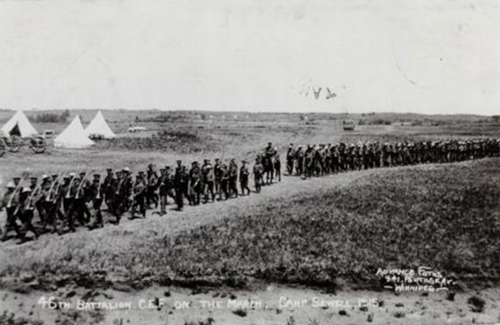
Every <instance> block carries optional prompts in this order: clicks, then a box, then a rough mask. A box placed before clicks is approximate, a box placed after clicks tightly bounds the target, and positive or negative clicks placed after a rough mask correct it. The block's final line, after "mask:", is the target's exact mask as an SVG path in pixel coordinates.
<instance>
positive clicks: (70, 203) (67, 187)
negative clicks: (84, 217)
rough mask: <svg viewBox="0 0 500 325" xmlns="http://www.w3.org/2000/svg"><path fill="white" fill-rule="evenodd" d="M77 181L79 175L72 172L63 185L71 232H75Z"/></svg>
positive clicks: (65, 210)
mask: <svg viewBox="0 0 500 325" xmlns="http://www.w3.org/2000/svg"><path fill="white" fill-rule="evenodd" d="M76 182H78V181H77V177H76V175H75V173H70V174H69V177H68V179H67V180H65V182H64V185H63V193H65V194H64V196H63V208H64V212H65V219H66V225H67V226H68V230H69V231H71V232H75V213H76V211H75V205H74V201H75V193H76V186H75V183H76Z"/></svg>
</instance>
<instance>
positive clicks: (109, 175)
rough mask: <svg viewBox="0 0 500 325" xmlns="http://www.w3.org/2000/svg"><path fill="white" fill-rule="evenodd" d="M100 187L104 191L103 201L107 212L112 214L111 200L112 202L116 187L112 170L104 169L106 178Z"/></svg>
mask: <svg viewBox="0 0 500 325" xmlns="http://www.w3.org/2000/svg"><path fill="white" fill-rule="evenodd" d="M102 185H103V190H104V200H105V202H106V206H107V207H108V211H109V212H111V213H113V212H114V206H113V200H114V192H115V186H116V178H115V177H114V175H113V169H112V168H107V169H106V177H105V178H104V182H103V184H102Z"/></svg>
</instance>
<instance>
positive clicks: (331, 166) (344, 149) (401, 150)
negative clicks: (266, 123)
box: [286, 138, 500, 178]
mask: <svg viewBox="0 0 500 325" xmlns="http://www.w3.org/2000/svg"><path fill="white" fill-rule="evenodd" d="M498 156H500V139H492V138H481V139H473V140H464V141H459V140H451V141H420V142H409V141H405V142H398V143H380V142H365V143H357V144H352V143H351V144H347V143H337V144H319V145H308V146H307V147H305V148H304V147H303V146H301V145H299V146H297V147H295V146H294V145H293V144H290V146H289V148H288V151H287V154H286V168H287V172H288V174H289V175H300V176H303V177H304V178H310V177H311V176H322V175H327V174H335V173H339V172H345V171H351V170H361V169H369V168H380V167H395V166H408V165H416V164H426V163H450V162H458V161H465V160H471V159H481V158H485V157H498Z"/></svg>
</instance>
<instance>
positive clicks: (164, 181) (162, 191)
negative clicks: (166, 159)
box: [158, 168, 169, 216]
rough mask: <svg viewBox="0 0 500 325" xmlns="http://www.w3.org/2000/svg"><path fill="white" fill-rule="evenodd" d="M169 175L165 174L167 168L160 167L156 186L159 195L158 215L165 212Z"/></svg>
mask: <svg viewBox="0 0 500 325" xmlns="http://www.w3.org/2000/svg"><path fill="white" fill-rule="evenodd" d="M168 178H169V175H167V170H166V169H165V168H161V169H160V178H158V188H159V195H160V213H159V214H160V216H163V215H165V214H167V196H168V185H169V179H168Z"/></svg>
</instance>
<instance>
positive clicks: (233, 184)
mask: <svg viewBox="0 0 500 325" xmlns="http://www.w3.org/2000/svg"><path fill="white" fill-rule="evenodd" d="M228 176H229V190H228V195H229V197H231V196H233V195H235V196H236V197H238V164H236V160H235V159H234V158H233V159H231V162H230V163H229V171H228Z"/></svg>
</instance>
